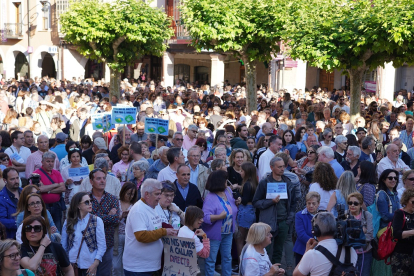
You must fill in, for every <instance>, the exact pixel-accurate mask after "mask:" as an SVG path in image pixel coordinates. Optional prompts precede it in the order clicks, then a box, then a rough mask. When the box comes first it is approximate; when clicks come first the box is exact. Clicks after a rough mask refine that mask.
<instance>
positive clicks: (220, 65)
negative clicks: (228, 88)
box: [210, 54, 225, 87]
mask: <svg viewBox="0 0 414 276" xmlns="http://www.w3.org/2000/svg"><path fill="white" fill-rule="evenodd" d="M210 57H211V77H210V79H211V82H210V83H211V87H215V86H216V85H217V86H218V87H223V84H224V59H225V56H223V55H220V54H211V55H210Z"/></svg>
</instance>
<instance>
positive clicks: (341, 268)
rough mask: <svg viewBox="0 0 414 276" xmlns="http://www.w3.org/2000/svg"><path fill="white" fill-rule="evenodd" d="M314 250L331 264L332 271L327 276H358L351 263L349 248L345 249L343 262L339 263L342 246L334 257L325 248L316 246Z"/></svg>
mask: <svg viewBox="0 0 414 276" xmlns="http://www.w3.org/2000/svg"><path fill="white" fill-rule="evenodd" d="M315 250H318V251H319V252H321V253H322V254H323V255H324V256H325V257H326V258H327V259H328V260H329V261H330V262H331V263H332V269H331V272H330V273H329V276H356V275H358V273H357V270H356V268H355V267H354V265H353V264H352V262H351V247H349V246H346V247H345V262H344V263H341V262H340V261H339V257H340V256H341V253H342V245H339V246H338V251H337V252H336V257H335V256H334V255H332V253H331V252H329V250H328V249H326V248H325V247H323V246H321V245H318V246H317V247H316V248H315Z"/></svg>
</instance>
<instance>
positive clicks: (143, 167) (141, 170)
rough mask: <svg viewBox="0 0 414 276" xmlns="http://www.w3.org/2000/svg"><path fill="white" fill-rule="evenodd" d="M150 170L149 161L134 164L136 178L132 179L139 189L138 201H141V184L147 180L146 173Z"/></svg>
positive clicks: (133, 169)
mask: <svg viewBox="0 0 414 276" xmlns="http://www.w3.org/2000/svg"><path fill="white" fill-rule="evenodd" d="M148 169H149V163H148V162H147V160H139V161H136V162H134V163H133V164H132V172H133V173H134V178H133V179H130V180H129V181H131V182H132V183H134V184H135V185H136V186H137V189H138V199H141V189H140V187H141V184H142V182H143V181H144V180H145V173H146V172H147V171H148Z"/></svg>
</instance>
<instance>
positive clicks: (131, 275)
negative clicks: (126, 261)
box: [124, 269, 154, 276]
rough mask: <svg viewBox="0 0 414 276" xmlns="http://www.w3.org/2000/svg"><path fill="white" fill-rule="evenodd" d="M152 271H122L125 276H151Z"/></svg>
mask: <svg viewBox="0 0 414 276" xmlns="http://www.w3.org/2000/svg"><path fill="white" fill-rule="evenodd" d="M153 273H154V271H151V272H131V271H128V270H125V269H124V274H125V276H152V274H153Z"/></svg>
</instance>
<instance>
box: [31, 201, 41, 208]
mask: <svg viewBox="0 0 414 276" xmlns="http://www.w3.org/2000/svg"><path fill="white" fill-rule="evenodd" d="M39 205H42V202H41V201H36V202H32V203H30V204H29V207H34V206H39Z"/></svg>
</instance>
